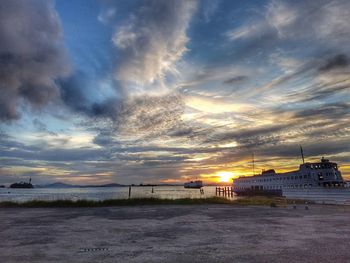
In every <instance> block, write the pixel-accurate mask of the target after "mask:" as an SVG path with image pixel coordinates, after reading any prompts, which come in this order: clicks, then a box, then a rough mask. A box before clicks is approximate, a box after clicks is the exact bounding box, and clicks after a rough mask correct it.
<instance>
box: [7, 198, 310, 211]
mask: <svg viewBox="0 0 350 263" xmlns="http://www.w3.org/2000/svg"><path fill="white" fill-rule="evenodd" d="M305 203H307V204H311V203H312V202H310V201H306V200H293V199H286V198H281V197H264V196H256V197H243V198H238V199H234V200H230V199H227V198H224V197H209V198H181V199H160V198H130V199H109V200H102V201H93V200H76V201H73V200H54V201H42V200H33V201H26V202H15V201H3V202H0V208H45V207H46V208H51V207H52V208H54V207H113V206H142V205H210V204H216V205H220V204H221V205H223V204H224V205H232V206H250V205H258V206H271V207H277V206H286V205H290V204H305Z"/></svg>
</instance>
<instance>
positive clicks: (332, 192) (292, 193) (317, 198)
mask: <svg viewBox="0 0 350 263" xmlns="http://www.w3.org/2000/svg"><path fill="white" fill-rule="evenodd" d="M282 195H283V196H285V197H286V198H290V199H303V200H310V201H313V202H316V203H321V204H345V205H350V188H304V189H296V188H288V189H283V190H282Z"/></svg>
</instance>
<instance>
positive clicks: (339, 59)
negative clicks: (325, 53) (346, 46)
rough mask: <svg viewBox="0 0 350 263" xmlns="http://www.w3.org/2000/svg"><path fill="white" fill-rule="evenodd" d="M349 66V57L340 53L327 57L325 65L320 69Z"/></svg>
mask: <svg viewBox="0 0 350 263" xmlns="http://www.w3.org/2000/svg"><path fill="white" fill-rule="evenodd" d="M347 66H349V58H348V56H347V55H345V54H338V55H336V56H334V57H331V58H329V59H327V61H326V63H325V65H323V66H322V67H320V68H319V70H320V71H328V70H332V69H338V68H345V67H347Z"/></svg>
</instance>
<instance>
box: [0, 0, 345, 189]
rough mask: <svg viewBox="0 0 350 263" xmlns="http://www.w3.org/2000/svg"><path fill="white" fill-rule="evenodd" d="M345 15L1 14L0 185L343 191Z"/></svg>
mask: <svg viewBox="0 0 350 263" xmlns="http://www.w3.org/2000/svg"><path fill="white" fill-rule="evenodd" d="M349 19H350V1H347V0H344V1H341V0H339V1H338V0H335V1H323V0H303V1H301V0H300V1H229V0H226V1H225V0H222V1H216V0H202V1H194V0H193V1H192V0H183V1H181V0H176V1H175V0H168V1H166V0H157V1H156V0H130V1H112V0H56V1H50V0H0V184H8V183H12V182H16V181H19V180H28V179H29V177H31V178H32V180H33V183H34V184H42V183H52V182H56V181H61V182H65V183H74V184H76V183H78V184H96V183H111V182H115V183H123V184H128V183H136V184H138V183H182V182H184V181H187V180H189V179H196V178H197V179H202V180H204V181H205V182H206V183H208V182H218V181H229V179H230V178H232V177H237V176H239V175H252V153H253V152H254V154H255V168H256V172H258V171H261V169H268V168H274V169H275V170H277V171H288V170H293V169H297V168H298V165H299V164H300V162H301V158H300V151H299V145H302V146H303V148H304V153H305V156H306V160H307V161H316V160H317V159H319V158H321V157H322V156H325V157H327V158H329V159H330V160H331V161H335V162H337V163H338V164H339V165H340V169H341V171H342V173H343V176H344V177H345V178H346V179H350V22H349Z"/></svg>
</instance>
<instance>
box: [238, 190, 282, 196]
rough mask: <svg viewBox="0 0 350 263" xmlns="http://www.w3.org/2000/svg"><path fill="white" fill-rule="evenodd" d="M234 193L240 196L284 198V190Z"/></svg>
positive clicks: (239, 191) (240, 191)
mask: <svg viewBox="0 0 350 263" xmlns="http://www.w3.org/2000/svg"><path fill="white" fill-rule="evenodd" d="M234 193H235V194H236V195H238V196H258V195H263V196H282V190H280V189H273V190H252V189H247V190H234Z"/></svg>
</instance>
